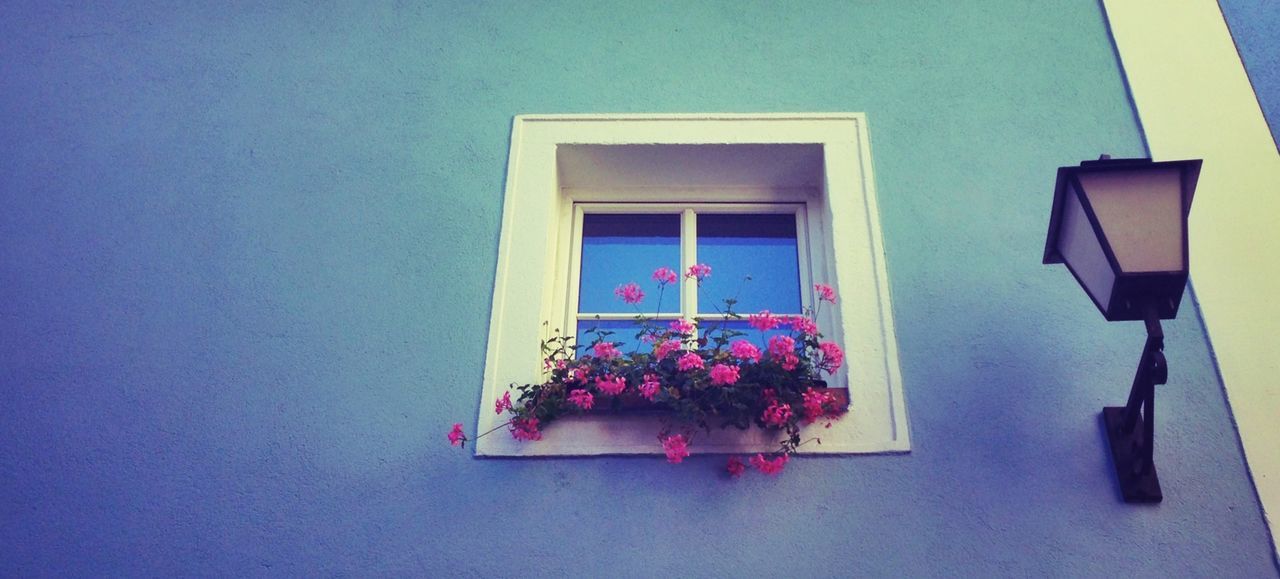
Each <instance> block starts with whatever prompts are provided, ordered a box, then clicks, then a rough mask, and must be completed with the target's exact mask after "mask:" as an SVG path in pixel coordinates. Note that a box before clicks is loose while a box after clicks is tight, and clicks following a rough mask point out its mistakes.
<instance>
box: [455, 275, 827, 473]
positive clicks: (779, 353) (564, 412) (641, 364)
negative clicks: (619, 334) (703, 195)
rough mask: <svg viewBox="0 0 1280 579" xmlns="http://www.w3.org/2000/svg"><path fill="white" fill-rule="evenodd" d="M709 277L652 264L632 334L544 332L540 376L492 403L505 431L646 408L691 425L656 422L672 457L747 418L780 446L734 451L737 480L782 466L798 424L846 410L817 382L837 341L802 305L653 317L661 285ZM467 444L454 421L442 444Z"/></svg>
mask: <svg viewBox="0 0 1280 579" xmlns="http://www.w3.org/2000/svg"><path fill="white" fill-rule="evenodd" d="M710 275H711V267H710V266H708V265H706V264H695V265H692V266H690V267H689V268H688V270H687V271H686V273H685V275H684V279H685V281H683V282H682V281H681V280H680V277H679V275H678V274H677V273H676V271H675V270H673V269H671V268H667V267H661V268H658V269H657V270H655V271H654V272H653V275H652V279H653V281H654V282H656V285H657V289H656V292H657V297H658V303H659V312H658V313H657V314H654V315H652V316H646V315H644V314H640V315H638V316H636V320H637V322H638V328H639V329H638V331H637V333H636V335H635V336H634V337H635V340H634V341H627V342H623V341H619V340H614V339H611V335H612V332H610V331H606V330H601V329H598V328H597V329H588V330H587V331H585V332H583V333H582V334H583V335H590V336H593V339H591V340H590V341H586V340H584V341H585V342H587V343H584V344H579V343H576V340H575V339H574V338H573V337H570V336H562V335H557V336H555V337H553V338H550V339H548V340H545V341H544V342H543V344H542V353H543V358H544V359H543V370H544V379H543V381H542V382H540V383H534V384H523V385H518V384H513V385H512V387H513V389H512V390H511V391H508V392H505V393H504V394H503V395H502V397H501V398H499V399H498V400H496V401H495V402H494V411H495V412H496V413H497V414H499V415H501V414H504V413H506V414H507V415H509V416H510V420H509V422H507V423H506V425H505V426H507V429H508V430H509V432H510V433H511V436H512V437H513V438H515V439H516V440H521V441H536V440H540V439H541V438H542V433H543V430H544V429H545V428H547V427H548V425H550V424H552V423H553V422H555V421H556V420H559V419H561V418H563V417H565V416H571V415H575V414H582V413H600V412H620V411H626V410H630V409H638V408H652V409H658V410H663V411H665V412H667V413H669V414H670V415H671V416H672V417H673V418H674V419H675V420H677V421H679V422H681V423H683V424H684V425H686V427H687V429H686V430H685V431H684V432H683V433H680V434H671V433H670V432H669V430H668V429H664V431H663V433H662V434H661V435H659V437H658V440H659V442H660V443H661V447H662V450H663V453H664V454H665V455H666V457H667V460H668V461H669V462H671V463H673V464H678V463H680V462H682V461H683V460H684V459H685V458H686V457H688V456H689V452H690V448H691V447H692V446H693V444H694V433H693V430H694V429H702V430H705V431H708V432H709V431H710V430H711V428H713V427H720V428H727V427H734V428H739V429H748V428H751V427H753V426H754V427H758V428H763V429H766V430H770V431H781V432H784V433H785V437H783V439H782V440H781V441H780V448H779V449H778V451H777V452H775V453H770V455H769V456H766V455H764V454H758V455H756V456H754V457H751V458H750V459H748V460H747V461H746V462H744V461H743V460H742V459H741V458H739V457H731V458H730V459H729V462H728V464H727V465H726V470H727V471H728V473H729V474H730V475H731V476H735V477H736V476H740V475H742V474H743V473H744V472H745V471H746V470H747V466H748V464H749V465H750V466H751V467H753V468H755V469H756V470H759V471H760V472H762V473H764V474H769V475H774V474H777V473H779V472H781V471H782V470H783V468H784V467H785V466H786V464H787V461H788V460H789V458H790V455H791V454H792V453H793V452H795V451H796V449H797V448H798V447H799V446H801V445H803V444H805V443H807V442H809V441H808V440H802V438H801V428H803V426H804V425H807V424H812V423H814V422H817V421H819V420H822V419H825V420H827V426H830V420H833V419H835V418H836V417H838V416H839V415H840V414H842V413H843V412H844V411H845V410H846V408H845V407H844V405H845V404H847V402H846V401H844V400H841V399H839V398H838V397H836V396H834V395H833V394H832V393H831V391H829V390H828V389H827V388H825V383H823V382H822V381H821V378H820V376H821V374H822V373H826V374H833V373H835V372H836V371H837V370H839V368H840V367H841V366H842V365H843V363H844V352H843V351H842V350H841V349H840V347H839V346H838V345H836V344H835V343H834V342H827V341H822V334H821V333H819V331H818V325H817V323H816V321H815V319H814V318H815V316H816V312H814V311H809V310H806V311H805V312H804V313H803V314H801V315H779V314H774V313H772V312H770V311H768V310H764V311H760V312H757V313H753V314H749V315H746V316H743V315H741V314H738V313H736V312H734V311H733V307H734V305H735V303H736V301H735V300H733V299H726V300H724V303H725V308H724V309H723V310H717V311H719V312H720V314H719V315H717V316H714V317H703V318H695V319H688V318H676V319H670V318H667V319H665V320H662V321H659V320H660V319H661V318H663V317H665V316H663V315H662V314H661V311H660V310H661V300H662V296H663V292H664V291H665V290H666V289H667V288H666V286H668V285H672V284H681V283H686V284H687V283H698V284H700V282H701V281H702V280H704V279H705V278H706V277H708V276H710ZM814 290H815V295H816V296H817V299H818V302H827V303H831V304H834V303H835V302H836V296H835V292H834V291H833V290H832V289H831V287H830V286H826V285H823V284H817V285H815V286H814ZM673 291H675V290H673ZM614 293H615V294H616V296H617V297H618V299H620V300H622V301H623V302H625V303H627V304H632V305H635V304H639V303H640V302H642V301H643V300H644V298H645V292H644V290H643V289H642V288H641V287H640V286H639V285H638V284H636V283H634V282H629V283H626V284H622V285H619V286H618V287H617V289H616V290H615V291H614ZM637 310H639V307H638V306H637ZM743 318H745V321H747V322H748V324H749V325H750V327H751V328H752V329H753V330H756V331H758V332H759V334H758V340H754V341H753V339H751V336H756V335H757V334H754V333H751V334H748V333H746V332H742V331H738V330H737V329H735V328H738V327H740V326H735V325H734V324H733V323H731V322H734V321H736V320H741V319H743ZM766 333H767V334H766ZM766 336H767V340H766V339H765V338H766ZM628 344H633V345H634V346H632V345H628ZM624 349H625V350H628V351H624ZM513 394H514V395H515V396H517V398H516V399H515V400H512V398H513ZM485 434H488V433H485ZM481 436H483V434H482V435H481ZM467 440H468V439H467V438H466V435H465V434H463V432H462V425H461V424H455V425H454V427H453V430H451V431H450V433H449V442H450V444H453V445H463V444H465V442H466V441H467ZM810 440H816V439H810Z"/></svg>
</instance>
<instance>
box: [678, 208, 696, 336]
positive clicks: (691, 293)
mask: <svg viewBox="0 0 1280 579" xmlns="http://www.w3.org/2000/svg"><path fill="white" fill-rule="evenodd" d="M696 263H698V216H697V214H696V213H694V211H693V209H685V210H684V212H683V213H681V214H680V271H679V272H677V273H679V274H680V276H681V277H680V289H681V296H680V297H681V299H680V314H681V315H682V316H683V317H684V319H685V320H686V321H690V322H692V321H693V319H694V318H696V317H697V316H698V280H697V279H693V278H689V277H685V276H684V274H685V272H687V271H689V267H690V266H692V265H694V264H696ZM694 337H695V338H696V333H695V336H694Z"/></svg>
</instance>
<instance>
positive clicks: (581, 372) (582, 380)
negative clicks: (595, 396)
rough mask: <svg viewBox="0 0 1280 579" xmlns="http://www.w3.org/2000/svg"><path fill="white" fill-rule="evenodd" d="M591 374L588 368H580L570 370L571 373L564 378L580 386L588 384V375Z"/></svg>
mask: <svg viewBox="0 0 1280 579" xmlns="http://www.w3.org/2000/svg"><path fill="white" fill-rule="evenodd" d="M590 373H591V370H590V369H589V368H587V367H586V366H578V367H576V368H570V369H569V372H568V373H567V374H565V376H564V381H565V382H576V383H578V384H586V383H587V375H588V374H590Z"/></svg>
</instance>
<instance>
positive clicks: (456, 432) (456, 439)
mask: <svg viewBox="0 0 1280 579" xmlns="http://www.w3.org/2000/svg"><path fill="white" fill-rule="evenodd" d="M466 441H467V435H465V434H463V433H462V423H461V422H455V423H454V424H453V430H450V431H449V445H451V446H459V445H461V444H462V443H464V442H466Z"/></svg>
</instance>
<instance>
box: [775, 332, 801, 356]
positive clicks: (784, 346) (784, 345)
mask: <svg viewBox="0 0 1280 579" xmlns="http://www.w3.org/2000/svg"><path fill="white" fill-rule="evenodd" d="M795 353H796V341H795V339H794V338H792V337H791V336H774V337H772V338H769V355H770V356H773V357H774V358H781V357H783V356H786V355H787V354H795Z"/></svg>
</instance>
